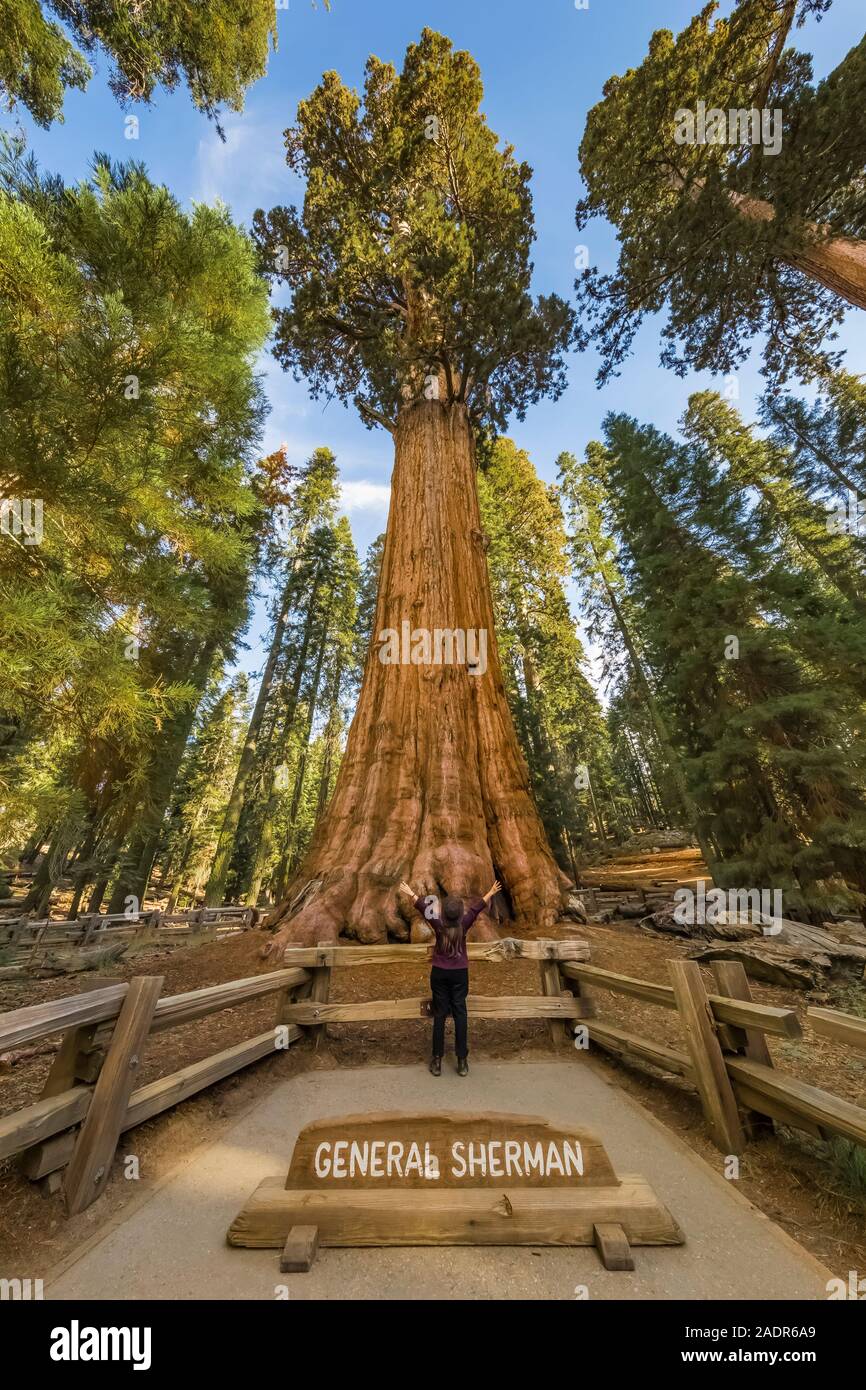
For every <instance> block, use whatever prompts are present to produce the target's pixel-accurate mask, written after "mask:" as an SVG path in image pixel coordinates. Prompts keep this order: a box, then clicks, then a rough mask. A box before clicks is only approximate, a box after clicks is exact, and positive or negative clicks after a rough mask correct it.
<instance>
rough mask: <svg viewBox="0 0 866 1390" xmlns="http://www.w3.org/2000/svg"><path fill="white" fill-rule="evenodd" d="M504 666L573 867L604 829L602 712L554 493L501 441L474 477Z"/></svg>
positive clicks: (563, 852) (541, 787)
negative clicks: (568, 582) (572, 596)
mask: <svg viewBox="0 0 866 1390" xmlns="http://www.w3.org/2000/svg"><path fill="white" fill-rule="evenodd" d="M479 502H480V505H481V520H482V525H483V527H484V530H485V532H486V535H487V544H488V546H489V548H488V563H489V565H490V576H491V585H492V589H493V606H494V612H495V615H496V629H497V633H498V635H499V647H500V654H501V657H502V668H503V674H504V676H505V683H506V690H507V693H508V699H509V704H510V705H511V711H512V714H513V716H514V721H515V724H516V726H517V732H518V737H519V738H520V742H521V747H522V749H523V753H524V756H525V758H526V761H527V763H528V765H529V769H530V773H531V776H532V784H533V790H534V792H535V798H536V801H537V803H538V807H539V811H540V813H541V818H542V821H543V822H544V827H545V829H546V831H547V835H548V839H549V840H550V843H551V845H552V846H554V848H555V850H556V851H557V854H558V857H559V861H560V863H561V865H562V867H563V868H564V869H565V870H566V871H567V872H568V873H569V874H571V875H572V876H575V875H577V873H578V860H579V858H580V852H581V848H582V847H584V846H585V845H587V844H589V843H590V841H591V840H593V839H594V838H601V839H603V838H604V836H605V830H604V826H603V823H601V822H600V821H599V819H598V817H597V816H594V815H593V794H594V792H593V788H594V784H596V783H598V784H599V785H601V784H602V783H604V784H605V785H607V784H608V783H609V782H610V780H611V770H610V762H609V749H608V746H607V736H606V729H605V724H604V719H603V716H602V713H601V708H600V706H599V704H598V701H597V699H596V696H595V694H594V692H593V690H592V687H591V685H590V683H589V680H588V678H587V675H586V672H585V670H584V656H583V649H582V647H581V643H580V640H579V638H578V636H577V633H576V631H575V627H574V620H573V618H572V616H571V613H570V611H569V608H568V601H567V599H566V596H565V591H564V588H563V580H564V578H565V576H566V575H567V573H568V561H567V557H566V553H565V547H566V540H565V532H564V529H563V523H562V516H561V513H560V510H559V503H558V500H557V498H556V495H555V493H554V492H553V491H552V490H551V489H549V488H547V487H545V485H544V484H543V483H542V482H541V480H540V479H539V478H538V476H537V474H536V472H535V469H534V468H533V466H532V463H531V461H530V459H529V457H528V455H527V454H526V453H524V452H523V451H522V450H519V449H517V448H516V446H515V445H514V444H513V443H512V441H511V440H510V439H505V438H500V439H498V440H497V441H496V442H495V443H494V444H493V445H492V447H491V449H490V450H489V453H488V455H487V459H486V464H485V467H484V469H483V471H482V473H481V474H480V476H479Z"/></svg>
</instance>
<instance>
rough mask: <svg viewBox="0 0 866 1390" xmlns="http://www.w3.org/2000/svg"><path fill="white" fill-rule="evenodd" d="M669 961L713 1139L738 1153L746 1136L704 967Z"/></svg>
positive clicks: (725, 1148)
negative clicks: (701, 968)
mask: <svg viewBox="0 0 866 1390" xmlns="http://www.w3.org/2000/svg"><path fill="white" fill-rule="evenodd" d="M668 965H669V969H670V973H671V981H672V984H673V987H674V997H675V999H676V1003H677V1011H678V1013H679V1016H680V1021H681V1022H682V1025H683V1030H684V1032H685V1035H686V1042H687V1044H688V1049H689V1056H690V1057H691V1059H692V1065H693V1066H694V1069H695V1080H696V1081H697V1087H698V1092H699V1094H700V1097H701V1104H702V1106H703V1110H704V1115H705V1116H706V1119H707V1123H708V1124H709V1127H710V1131H711V1133H712V1136H713V1142H714V1143H715V1144H716V1146H717V1147H718V1148H720V1149H721V1150H722V1152H723V1153H726V1154H738V1153H740V1152H741V1151H742V1149H743V1148H744V1147H745V1138H744V1136H743V1129H742V1126H741V1124H740V1116H739V1111H738V1110H737V1102H736V1099H735V1098H734V1091H733V1087H732V1086H731V1079H730V1077H729V1076H728V1072H727V1068H726V1067H725V1059H724V1056H723V1054H722V1049H721V1047H720V1045H719V1039H718V1037H717V1036H716V1026H715V1020H714V1018H713V1015H712V1011H711V1009H710V1004H709V1000H708V998H707V991H706V990H705V989H704V982H703V980H702V978H701V971H700V967H699V966H698V964H697V961H693V960H672V961H669V962H668Z"/></svg>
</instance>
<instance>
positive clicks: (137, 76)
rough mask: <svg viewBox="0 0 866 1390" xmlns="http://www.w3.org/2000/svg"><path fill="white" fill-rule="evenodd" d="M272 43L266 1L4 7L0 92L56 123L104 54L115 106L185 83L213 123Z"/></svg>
mask: <svg viewBox="0 0 866 1390" xmlns="http://www.w3.org/2000/svg"><path fill="white" fill-rule="evenodd" d="M326 7H327V0H326ZM52 14H53V15H55V16H56V17H57V19H58V20H60V21H61V23H60V24H58V23H57V22H56V21H55V19H53V18H51V17H50V16H51V15H52ZM61 26H62V27H61ZM67 35H68V37H67ZM276 43H277V20H276V9H275V4H274V0H208V3H207V4H206V5H201V4H194V5H183V4H182V5H178V4H173V3H171V0H148V3H146V4H126V3H123V4H117V3H115V0H6V4H5V6H4V16H3V31H2V36H0V94H2V95H3V96H4V97H5V99H6V103H7V105H8V106H9V107H12V106H14V105H15V104H16V103H19V102H20V103H21V105H23V106H25V107H26V108H27V110H28V111H29V112H30V114H31V116H32V117H33V119H34V120H35V121H36V122H37V123H38V124H39V125H43V126H48V125H50V124H51V122H52V121H55V120H60V119H62V115H61V112H62V109H63V94H64V90H65V88H67V87H77V88H79V89H83V88H85V87H86V86H87V83H88V81H89V79H90V77H91V76H92V70H91V67H90V64H89V63H88V61H87V58H86V57H85V56H84V55H85V54H87V55H88V56H90V57H92V56H93V55H95V54H106V55H107V56H108V58H109V59H110V62H111V75H110V78H109V84H110V86H111V89H112V91H113V92H114V94H115V95H116V96H117V98H118V100H119V101H121V102H127V101H150V99H151V97H152V96H153V93H154V91H155V89H156V88H157V86H163V87H165V88H166V89H167V90H168V91H172V90H173V89H174V88H175V87H177V86H178V85H179V84H180V83H181V82H185V83H186V85H187V87H188V88H189V94H190V96H191V97H192V100H193V101H194V103H195V105H196V106H197V107H199V109H200V110H202V111H204V112H205V113H206V114H207V115H209V116H214V115H216V114H217V113H218V111H219V107H220V106H221V105H222V104H223V103H225V104H226V105H227V106H229V107H231V109H232V110H234V111H239V110H241V108H242V107H243V99H244V92H245V90H246V88H247V87H249V86H250V84H251V83H252V82H255V81H256V79H257V78H259V77H262V76H263V74H264V72H265V69H266V67H267V60H268V47H269V44H273V47H274V48H276ZM76 45H78V47H76Z"/></svg>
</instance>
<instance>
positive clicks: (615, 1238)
mask: <svg viewBox="0 0 866 1390" xmlns="http://www.w3.org/2000/svg"><path fill="white" fill-rule="evenodd" d="M592 1235H593V1240H594V1242H595V1247H596V1249H597V1250H598V1254H599V1258H600V1259H601V1262H602V1264H603V1265H604V1267H605V1269H634V1256H633V1255H632V1253H631V1246H630V1245H629V1243H628V1236H627V1235H626V1233H625V1231H624V1230H623V1228H622V1226H620V1225H619V1223H618V1222H616V1221H598V1222H596V1224H595V1225H594V1226H593V1228H592Z"/></svg>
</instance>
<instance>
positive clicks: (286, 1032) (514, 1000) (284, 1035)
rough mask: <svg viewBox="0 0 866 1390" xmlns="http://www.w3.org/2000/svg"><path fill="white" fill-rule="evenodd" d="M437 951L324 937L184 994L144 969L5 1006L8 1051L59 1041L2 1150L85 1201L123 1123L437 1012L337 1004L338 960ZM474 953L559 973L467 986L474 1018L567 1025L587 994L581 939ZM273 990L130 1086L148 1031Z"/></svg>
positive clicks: (8, 1121)
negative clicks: (520, 984) (253, 1032)
mask: <svg viewBox="0 0 866 1390" xmlns="http://www.w3.org/2000/svg"><path fill="white" fill-rule="evenodd" d="M431 954H432V948H431V947H430V946H424V945H421V946H412V945H405V946H401V945H394V946H380V947H366V946H345V947H344V946H332V945H325V944H322V945H320V946H317V947H313V948H302V949H298V950H289V951H287V952H286V961H287V964H286V965H285V967H284V968H283V969H280V970H273V971H269V972H268V973H267V974H264V975H255V976H252V977H250V978H249V979H244V980H230V981H228V982H226V983H224V984H218V985H210V986H207V987H206V988H204V989H198V990H192V991H190V992H189V993H186V994H176V995H170V996H167V997H165V998H161V997H159V987H160V986H161V981H153V980H149V981H145V980H143V979H142V978H140V977H139V978H136V979H135V980H133V981H132V982H131V983H125V982H122V983H118V984H116V985H109V986H108V987H107V988H105V989H100V990H94V991H92V992H91V993H88V994H79V995H73V996H71V997H70V998H66V999H58V1000H53V1001H51V1002H50V1003H46V1004H32V1005H29V1006H27V1007H25V1008H22V1009H15V1010H12V1011H11V1012H9V1013H6V1014H2V1015H0V1052H3V1051H8V1050H10V1049H13V1048H16V1047H20V1046H22V1045H23V1044H27V1043H33V1042H38V1041H40V1040H42V1039H44V1038H46V1037H51V1036H52V1035H55V1034H58V1033H59V1034H61V1035H62V1042H61V1046H60V1049H59V1051H58V1052H57V1054H56V1056H55V1059H54V1063H53V1065H52V1068H51V1071H50V1073H49V1076H48V1079H47V1081H46V1083H45V1086H44V1089H43V1093H42V1096H41V1097H40V1099H39V1100H38V1101H36V1102H34V1103H33V1104H31V1105H28V1106H26V1107H24V1108H23V1109H21V1110H18V1111H16V1112H14V1113H13V1114H10V1115H6V1116H4V1117H2V1118H0V1158H8V1157H10V1156H12V1155H18V1156H19V1165H20V1167H21V1170H22V1171H23V1172H24V1173H25V1174H26V1175H27V1176H28V1177H29V1178H31V1179H33V1180H34V1181H43V1182H44V1183H45V1184H46V1185H47V1186H48V1188H49V1190H54V1188H55V1187H57V1186H59V1184H60V1173H61V1172H62V1171H63V1170H64V1169H66V1180H65V1183H64V1191H65V1195H66V1201H67V1207H68V1209H69V1211H70V1212H78V1211H82V1210H84V1208H85V1207H87V1206H88V1205H90V1203H91V1202H92V1201H94V1200H95V1199H96V1197H97V1196H98V1195H99V1193H100V1192H101V1191H102V1190H103V1188H104V1185H105V1182H106V1180H107V1173H108V1168H109V1165H110V1159H109V1158H108V1157H107V1155H108V1154H109V1151H110V1154H113V1153H114V1150H115V1147H116V1145H117V1141H118V1139H119V1137H120V1135H121V1134H122V1133H123V1132H124V1131H125V1130H127V1129H132V1128H133V1127H134V1126H135V1125H138V1124H141V1123H143V1121H144V1120H147V1119H151V1118H152V1117H153V1116H154V1115H158V1114H159V1113H160V1112H161V1111H163V1110H167V1109H169V1108H170V1107H171V1106H174V1105H177V1104H178V1103H179V1102H180V1101H182V1100H185V1099H186V1098H187V1097H188V1096H192V1095H195V1094H196V1092H197V1091H200V1090H202V1089H203V1088H205V1087H207V1086H211V1085H213V1084H214V1083H215V1082H217V1081H220V1080H222V1079H223V1078H224V1077H226V1076H229V1075H231V1073H232V1072H235V1071H237V1070H239V1069H240V1068H241V1067H245V1066H249V1065H250V1064H251V1063H253V1062H256V1061H258V1060H259V1059H260V1058H262V1057H266V1056H269V1055H270V1054H272V1053H273V1052H275V1051H278V1050H281V1049H284V1048H286V1047H288V1046H290V1045H291V1043H293V1042H296V1041H297V1040H298V1039H299V1038H302V1037H303V1036H304V1035H305V1034H306V1035H308V1036H310V1037H312V1038H313V1039H318V1038H319V1037H320V1036H321V1032H322V1030H323V1027H324V1025H325V1024H326V1023H329V1022H355V1021H368V1020H371V1019H394V1018H407V1019H411V1018H417V1019H421V1018H427V1017H429V1002H430V1001H429V999H427V998H426V997H420V996H419V997H418V998H414V999H398V1000H372V1001H369V1002H366V1003H362V1004H332V1003H330V1002H329V994H330V977H331V971H332V969H333V968H334V967H335V966H337V967H340V966H356V965H364V964H371V965H372V964H375V965H378V964H398V963H406V962H407V961H409V962H413V961H414V962H417V963H419V964H421V963H423V962H424V961H426V960H427V959H429V957H430V955H431ZM469 954H470V956H471V957H472V958H473V959H474V960H489V961H504V960H515V959H525V960H532V961H535V962H537V963H538V964H539V967H540V969H541V970H542V972H544V971H548V972H549V971H550V968H551V966H552V967H553V969H554V972H555V979H554V980H551V978H550V976H549V974H548V976H546V977H545V976H544V974H542V982H541V983H542V993H541V994H540V995H527V996H525V997H523V996H521V997H505V996H498V995H497V996H492V997H490V998H486V997H483V996H477V995H476V996H470V998H469V1001H468V1002H469V1011H470V1013H472V1014H473V1015H474V1016H475V1017H482V1018H520V1019H523V1018H538V1019H545V1020H547V1021H549V1022H550V1023H551V1026H552V1027H556V1028H558V1029H560V1030H562V1035H563V1036H564V1035H565V1034H564V1024H567V1023H569V1022H570V1021H571V1020H574V1019H576V1018H580V1017H581V1016H582V1012H583V1008H582V1004H581V1001H580V999H579V998H576V997H575V995H574V994H573V993H572V992H571V991H570V990H568V989H566V988H565V984H564V981H563V980H562V977H561V975H560V974H559V963H560V962H566V961H567V962H579V961H585V960H587V959H588V957H589V947H588V946H587V945H586V944H585V943H584V942H581V941H519V940H514V939H506V940H502V941H495V942H479V943H475V944H473V945H471V946H469ZM270 994H275V995H278V996H279V1003H278V1008H277V1013H276V1021H275V1024H274V1027H273V1028H271V1029H269V1030H268V1031H267V1032H265V1033H260V1034H258V1035H257V1036H255V1037H252V1038H249V1039H248V1040H247V1041H245V1042H242V1043H238V1044H235V1045H234V1046H233V1047H229V1048H226V1049H224V1050H223V1051H221V1052H218V1053H217V1054H216V1055H214V1056H211V1057H207V1058H205V1059H203V1060H202V1061H200V1062H195V1063H193V1064H192V1065H191V1066H188V1067H184V1068H182V1069H181V1070H180V1071H176V1072H173V1073H172V1074H171V1075H169V1076H165V1077H161V1078H160V1079H159V1080H157V1081H153V1082H149V1083H148V1084H147V1085H145V1086H140V1087H138V1088H137V1089H132V1086H131V1085H130V1075H131V1074H133V1075H134V1072H135V1070H136V1069H137V1068H138V1066H139V1063H140V1059H141V1052H142V1049H143V1044H144V1040H145V1038H146V1037H151V1036H153V1035H154V1034H156V1033H160V1032H162V1031H163V1030H165V1029H167V1028H177V1027H181V1026H182V1025H183V1024H185V1023H191V1022H193V1021H194V1020H196V1019H199V1018H204V1017H206V1016H208V1015H209V1014H213V1013H216V1012H218V1011H219V1010H220V1009H230V1008H234V1007H236V1006H237V1005H239V1004H243V1003H247V1002H249V1001H250V1000H252V999H256V998H260V997H262V996H263V995H270ZM145 1024H146V1027H145ZM77 1126H80V1128H76V1127H77Z"/></svg>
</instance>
